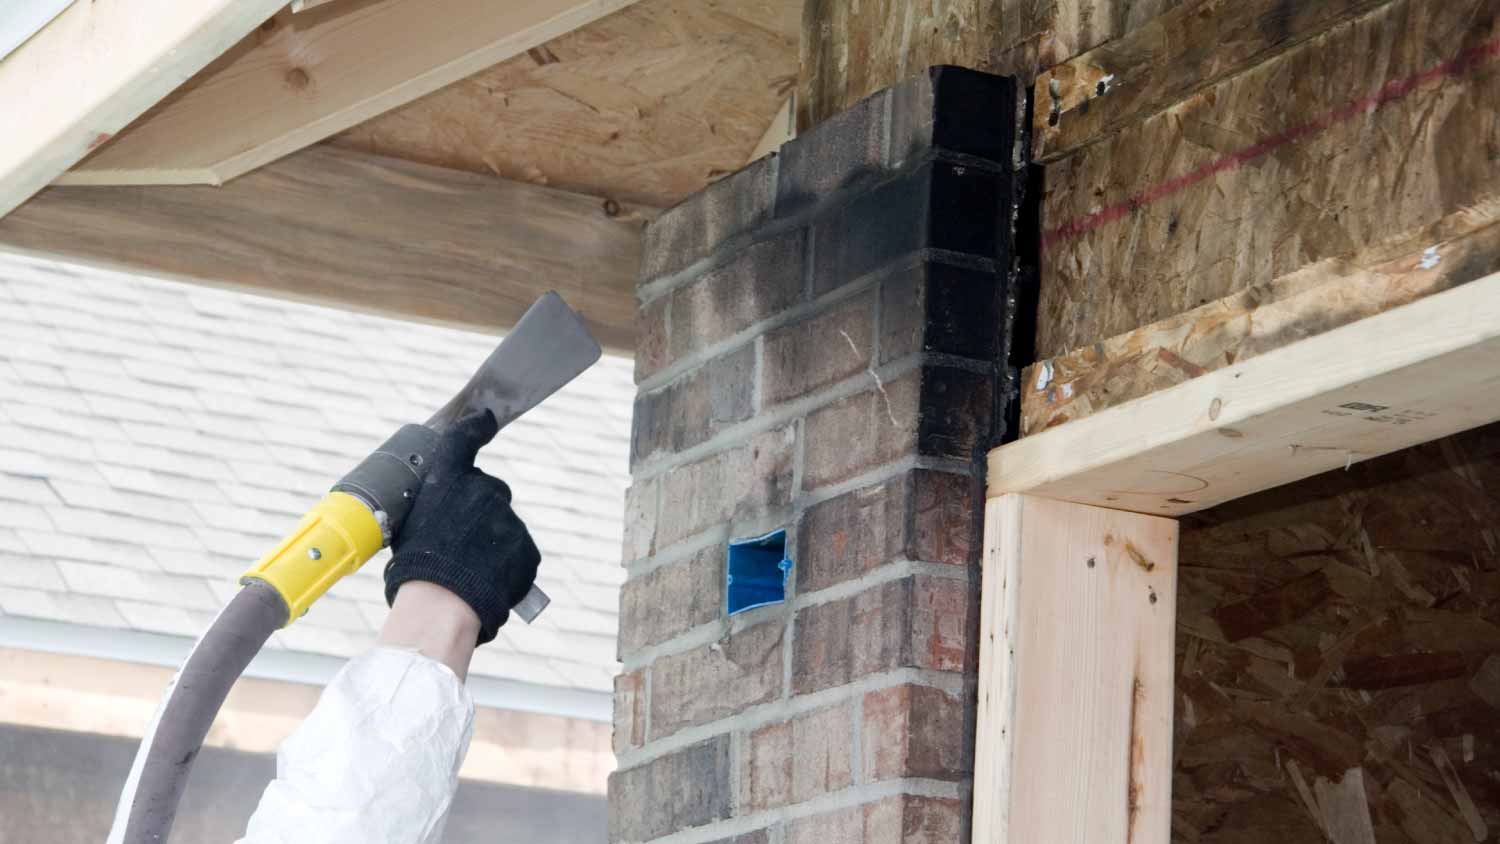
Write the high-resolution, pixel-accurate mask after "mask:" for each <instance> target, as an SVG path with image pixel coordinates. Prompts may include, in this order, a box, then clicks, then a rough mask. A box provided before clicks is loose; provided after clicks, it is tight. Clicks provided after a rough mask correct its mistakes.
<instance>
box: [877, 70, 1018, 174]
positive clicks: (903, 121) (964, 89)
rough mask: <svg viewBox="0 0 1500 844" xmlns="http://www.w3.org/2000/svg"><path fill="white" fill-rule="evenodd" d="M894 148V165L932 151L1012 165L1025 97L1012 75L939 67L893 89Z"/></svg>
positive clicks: (892, 124) (892, 153) (892, 145)
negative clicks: (1021, 101)
mask: <svg viewBox="0 0 1500 844" xmlns="http://www.w3.org/2000/svg"><path fill="white" fill-rule="evenodd" d="M890 95H891V150H890V157H891V160H892V161H894V162H900V161H903V160H909V159H914V158H918V157H920V156H921V155H923V154H924V153H926V152H927V151H928V150H930V149H933V148H940V149H944V150H948V151H950V152H959V153H964V154H966V155H973V156H978V157H980V158H986V159H989V160H990V161H993V162H996V163H997V164H1002V165H1008V164H1010V162H1011V160H1012V156H1013V155H1014V147H1013V144H1014V142H1013V138H1014V137H1015V133H1016V125H1017V122H1018V121H1019V120H1021V116H1020V115H1019V114H1018V113H1017V103H1016V100H1017V98H1018V97H1023V96H1025V94H1024V92H1023V91H1022V89H1020V88H1019V87H1018V86H1017V84H1016V81H1015V80H1014V79H1012V78H1010V77H1005V76H994V75H992V74H988V73H981V72H979V71H975V70H969V69H967V68H962V67H951V66H944V67H933V68H928V69H927V70H926V71H925V72H923V73H921V74H918V75H917V76H914V77H912V78H910V79H908V80H906V81H905V82H902V83H901V84H900V85H897V86H896V87H895V88H892V89H891V92H890Z"/></svg>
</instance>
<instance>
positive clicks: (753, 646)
mask: <svg viewBox="0 0 1500 844" xmlns="http://www.w3.org/2000/svg"><path fill="white" fill-rule="evenodd" d="M784 633H785V627H784V625H783V623H782V622H781V621H772V622H767V623H765V624H761V625H758V626H756V627H752V628H750V629H748V630H743V631H741V632H739V633H736V634H734V635H732V636H730V637H728V638H727V639H723V640H721V641H718V642H714V643H712V644H709V645H704V646H703V647H700V648H695V649H693V650H691V651H687V652H685V653H680V654H673V655H671V656H664V657H661V658H660V659H658V660H657V661H656V662H655V663H653V664H652V665H651V734H650V736H648V740H651V741H655V740H657V739H660V738H665V737H666V736H669V735H671V734H673V733H675V732H677V731H678V730H680V729H682V728H684V727H690V726H693V725H695V724H706V723H708V722H710V721H717V720H718V719H720V718H726V717H728V716H730V715H733V714H735V713H737V712H741V711H743V710H745V709H746V708H748V707H751V706H754V705H756V704H760V703H765V702H767V701H770V700H775V699H776V698H778V697H780V696H781V677H782V670H783V666H782V656H781V649H782V638H783V635H784Z"/></svg>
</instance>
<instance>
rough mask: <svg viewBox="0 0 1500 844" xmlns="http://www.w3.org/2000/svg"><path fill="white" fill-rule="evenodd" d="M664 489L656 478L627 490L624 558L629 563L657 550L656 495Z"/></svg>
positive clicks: (640, 482) (637, 482)
mask: <svg viewBox="0 0 1500 844" xmlns="http://www.w3.org/2000/svg"><path fill="white" fill-rule="evenodd" d="M660 490H661V486H660V483H659V482H658V480H657V479H656V478H649V479H647V480H644V481H636V482H635V483H634V484H631V486H630V488H629V489H627V490H625V524H624V540H623V543H622V544H623V548H622V549H621V555H622V562H624V563H626V564H629V563H633V562H635V561H636V560H639V559H642V558H645V557H649V556H651V555H652V554H655V553H656V519H657V515H658V514H657V503H658V502H657V496H658V493H659V492H660Z"/></svg>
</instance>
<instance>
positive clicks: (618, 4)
mask: <svg viewBox="0 0 1500 844" xmlns="http://www.w3.org/2000/svg"><path fill="white" fill-rule="evenodd" d="M632 2H634V0H516V2H506V3H502V4H495V3H491V2H488V0H379V2H365V3H351V4H334V5H331V6H327V7H320V8H317V9H313V10H310V11H308V12H306V13H304V14H300V15H296V16H295V17H294V16H293V15H292V13H291V11H290V10H288V11H285V12H282V13H281V14H278V15H277V16H276V17H275V18H273V19H272V20H271V21H269V22H267V24H266V25H265V26H263V27H261V29H260V30H258V31H257V32H255V33H254V34H253V35H252V36H251V37H249V38H247V39H245V41H243V42H241V43H240V44H239V45H237V46H236V47H235V48H234V49H233V50H231V51H230V52H229V53H228V54H226V55H225V56H224V57H223V58H222V59H221V60H219V61H217V62H215V63H214V64H213V65H212V66H211V67H209V68H208V69H207V70H205V71H204V72H203V73H202V74H199V75H198V76H197V77H196V78H194V79H193V80H191V81H190V82H189V83H188V84H187V85H185V86H184V87H183V88H182V89H181V90H180V91H178V92H177V93H176V94H175V95H174V96H173V97H172V98H171V100H169V101H167V102H165V103H163V104H162V106H161V107H160V108H157V109H155V110H154V111H152V112H151V113H150V114H149V115H147V116H146V117H145V118H143V119H142V120H140V121H137V122H136V123H135V124H134V125H132V126H131V127H130V128H129V129H128V130H126V131H125V132H124V133H123V134H121V135H120V136H119V137H117V138H115V139H114V140H113V141H112V142H111V143H110V144H109V145H107V146H105V147H103V148H102V149H100V150H99V151H98V152H97V153H96V154H95V155H93V156H91V157H90V158H89V159H88V160H86V161H84V162H83V163H82V164H80V165H79V166H78V167H76V168H74V169H73V170H72V171H71V172H69V173H68V174H67V175H65V176H63V177H62V178H61V179H60V180H59V184H75V185H84V184H87V185H141V184H174V185H175V184H220V183H223V182H225V181H227V180H229V179H232V178H234V177H236V176H239V175H241V174H243V173H246V172H249V171H250V170H253V169H255V168H256V167H260V166H262V165H265V164H268V163H270V162H272V161H275V160H276V159H278V158H280V157H281V156H283V155H286V154H288V153H291V152H295V151H296V150H299V149H301V148H303V147H306V146H308V145H309V144H313V143H315V142H317V141H320V140H323V139H324V138H327V137H328V136H330V135H333V134H335V133H337V132H340V131H343V130H344V129H347V128H349V127H351V126H354V125H355V124H357V123H361V122H363V121H365V120H368V119H370V118H372V117H374V116H376V115H378V114H380V113H382V112H384V111H387V110H389V109H392V108H395V107H396V106H399V105H403V104H405V103H408V102H411V101H412V100H415V99H417V98H418V97H421V96H423V95H425V94H429V93H431V92H433V91H436V90H437V89H439V88H441V87H443V86H445V85H447V84H448V83H450V82H456V81H458V80H460V79H462V78H464V77H466V76H469V75H470V74H473V73H476V72H478V71H480V70H483V69H485V68H487V67H489V66H490V65H493V64H495V63H497V62H500V61H502V60H504V59H508V58H510V57H512V56H516V55H519V54H521V53H524V52H525V51H527V50H529V49H531V48H533V47H536V46H538V45H540V44H543V43H545V42H546V41H548V40H550V39H552V38H556V37H557V36H559V35H562V34H564V33H567V32H569V31H571V30H573V29H576V28H577V27H579V26H582V25H584V24H587V23H590V22H591V21H594V20H597V19H598V18H600V17H603V16H604V15H607V14H609V13H611V12H614V11H616V10H618V9H621V8H623V7H625V6H628V5H630V4H631V3H632Z"/></svg>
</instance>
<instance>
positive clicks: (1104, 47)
mask: <svg viewBox="0 0 1500 844" xmlns="http://www.w3.org/2000/svg"><path fill="white" fill-rule="evenodd" d="M1386 2H1389V0H1327V2H1316V3H1287V2H1284V0H1192V2H1188V3H1185V4H1183V5H1179V6H1177V7H1176V8H1174V9H1172V10H1171V11H1168V12H1167V13H1166V14H1163V15H1160V16H1158V17H1156V18H1153V19H1151V20H1150V21H1147V22H1146V23H1145V24H1144V25H1142V26H1139V27H1136V28H1134V29H1131V30H1129V31H1128V32H1124V33H1121V35H1120V37H1119V38H1116V39H1114V40H1112V41H1106V42H1104V43H1103V44H1101V45H1099V46H1098V47H1095V48H1094V49H1092V50H1089V51H1088V52H1087V53H1084V54H1083V55H1080V56H1076V57H1074V58H1072V59H1069V60H1068V61H1065V62H1063V63H1062V64H1060V65H1057V66H1054V67H1050V68H1048V69H1046V70H1044V71H1042V73H1041V74H1040V75H1039V76H1038V77H1037V80H1036V91H1037V106H1036V111H1035V112H1034V114H1033V121H1034V125H1033V134H1032V155H1033V156H1034V157H1035V159H1036V160H1038V161H1053V160H1055V159H1058V158H1061V157H1062V156H1064V155H1067V154H1069V153H1071V152H1073V151H1074V150H1076V149H1078V148H1079V147H1083V146H1086V145H1088V144H1091V143H1094V142H1095V141H1098V140H1099V139H1100V138H1101V137H1102V136H1104V135H1106V134H1108V133H1110V132H1114V131H1116V130H1118V129H1121V128H1123V127H1125V126H1127V125H1130V124H1132V123H1135V122H1138V121H1140V120H1143V119H1145V118H1147V117H1150V116H1151V115H1153V114H1155V113H1157V112H1159V111H1162V110H1164V109H1167V108H1169V107H1171V106H1173V105H1175V104H1177V103H1178V102H1180V101H1181V100H1182V99H1183V98H1185V97H1187V96H1188V95H1189V94H1192V93H1193V92H1194V91H1198V90H1201V89H1203V88H1206V87H1208V86H1210V85H1212V84H1213V83H1215V82H1218V81H1219V80H1220V79H1223V78H1226V77H1228V76H1233V75H1234V74H1236V73H1240V72H1242V71H1244V70H1247V69H1249V68H1251V67H1253V66H1255V65H1256V64H1259V63H1260V62H1263V61H1265V60H1267V59H1269V58H1271V57H1272V56H1275V55H1277V54H1279V53H1282V52H1285V51H1286V50H1289V49H1291V48H1292V47H1295V46H1296V45H1298V44H1300V43H1302V42H1303V41H1306V40H1307V39H1309V38H1311V37H1313V36H1315V35H1318V34H1320V33H1322V32H1324V31H1326V30H1328V29H1329V28H1330V27H1332V26H1334V25H1335V24H1338V23H1341V22H1343V21H1346V20H1348V19H1349V18H1351V17H1353V16H1355V15H1357V14H1359V13H1361V12H1365V11H1368V10H1370V9H1372V8H1374V7H1375V6H1379V5H1382V4H1384V3H1386Z"/></svg>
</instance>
